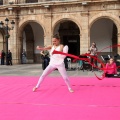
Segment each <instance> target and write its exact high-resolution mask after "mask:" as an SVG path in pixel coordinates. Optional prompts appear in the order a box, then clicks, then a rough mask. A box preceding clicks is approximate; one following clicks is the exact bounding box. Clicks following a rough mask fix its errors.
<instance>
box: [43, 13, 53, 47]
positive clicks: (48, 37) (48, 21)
mask: <svg viewBox="0 0 120 120" xmlns="http://www.w3.org/2000/svg"><path fill="white" fill-rule="evenodd" d="M44 23H45V30H46V33H45V36H44V44H45V45H51V43H52V41H51V40H52V15H51V14H45V19H44Z"/></svg>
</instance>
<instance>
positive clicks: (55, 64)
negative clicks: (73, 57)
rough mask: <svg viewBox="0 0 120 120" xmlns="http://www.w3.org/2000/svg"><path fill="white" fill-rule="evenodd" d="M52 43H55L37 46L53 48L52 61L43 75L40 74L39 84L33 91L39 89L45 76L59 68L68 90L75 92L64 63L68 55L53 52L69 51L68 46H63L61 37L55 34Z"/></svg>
mask: <svg viewBox="0 0 120 120" xmlns="http://www.w3.org/2000/svg"><path fill="white" fill-rule="evenodd" d="M52 43H53V45H50V46H48V47H44V48H41V47H39V46H37V49H38V50H50V49H51V51H50V63H49V65H48V66H47V68H46V69H45V70H44V71H43V73H42V75H41V76H40V78H39V80H38V83H37V85H36V86H35V87H34V88H33V92H35V91H36V90H37V89H38V87H39V86H40V85H41V83H42V81H43V80H44V78H45V77H46V76H47V75H48V74H50V73H51V72H52V71H54V70H55V69H58V71H59V72H60V74H61V76H62V77H63V79H64V80H65V83H66V85H67V87H68V90H69V91H70V92H74V91H73V90H72V88H71V85H70V81H69V78H68V75H67V72H66V69H65V65H64V58H65V57H66V56H65V55H61V54H52V52H53V51H54V50H56V51H62V52H64V53H68V46H63V45H62V44H60V38H59V36H58V35H54V36H53V39H52Z"/></svg>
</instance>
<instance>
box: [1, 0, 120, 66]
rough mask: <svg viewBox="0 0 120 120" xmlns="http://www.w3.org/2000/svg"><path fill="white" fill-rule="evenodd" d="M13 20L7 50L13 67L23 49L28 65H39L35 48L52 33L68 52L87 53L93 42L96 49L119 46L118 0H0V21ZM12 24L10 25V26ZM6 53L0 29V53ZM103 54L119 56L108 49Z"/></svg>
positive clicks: (43, 43)
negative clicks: (59, 39) (10, 52)
mask: <svg viewBox="0 0 120 120" xmlns="http://www.w3.org/2000/svg"><path fill="white" fill-rule="evenodd" d="M5 18H8V19H9V21H11V20H14V21H15V27H14V29H13V30H10V31H9V34H10V38H9V40H8V47H9V49H10V50H11V51H12V53H13V62H14V64H15V63H16V64H19V63H21V53H22V50H23V49H25V50H26V53H27V62H28V63H39V62H40V54H39V52H40V51H38V50H36V46H37V45H40V46H44V45H49V44H51V38H52V35H53V34H59V35H60V38H61V42H62V43H63V44H67V45H68V46H69V53H71V54H74V55H79V54H82V53H86V52H87V51H88V49H89V47H90V45H91V43H92V42H96V44H97V47H98V50H99V51H101V50H102V49H103V48H106V47H107V46H112V45H115V44H120V0H0V21H3V22H5V21H4V20H5ZM10 25H11V24H9V26H10ZM2 49H4V50H6V39H5V30H4V29H3V28H0V50H2ZM101 52H102V54H111V55H116V54H120V48H119V47H114V48H111V47H107V49H104V50H103V51H101Z"/></svg>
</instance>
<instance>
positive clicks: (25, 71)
mask: <svg viewBox="0 0 120 120" xmlns="http://www.w3.org/2000/svg"><path fill="white" fill-rule="evenodd" d="M42 72H43V70H42V65H41V64H21V65H12V66H6V65H0V76H40V75H41V74H42ZM67 73H68V75H69V76H86V77H88V76H94V73H93V72H92V71H87V70H85V71H84V72H83V71H82V70H80V71H79V70H72V71H67ZM98 73H99V72H98ZM49 76H60V73H59V72H58V71H57V70H55V71H53V72H52V73H51V74H50V75H49Z"/></svg>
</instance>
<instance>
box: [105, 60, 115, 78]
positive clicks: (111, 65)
mask: <svg viewBox="0 0 120 120" xmlns="http://www.w3.org/2000/svg"><path fill="white" fill-rule="evenodd" d="M115 74H117V66H116V63H115V62H114V59H113V58H110V60H109V62H108V63H107V64H106V70H105V76H106V77H114V75H115Z"/></svg>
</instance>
